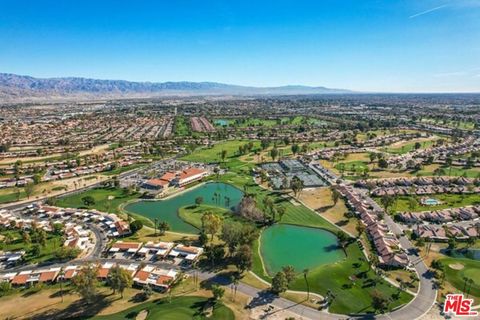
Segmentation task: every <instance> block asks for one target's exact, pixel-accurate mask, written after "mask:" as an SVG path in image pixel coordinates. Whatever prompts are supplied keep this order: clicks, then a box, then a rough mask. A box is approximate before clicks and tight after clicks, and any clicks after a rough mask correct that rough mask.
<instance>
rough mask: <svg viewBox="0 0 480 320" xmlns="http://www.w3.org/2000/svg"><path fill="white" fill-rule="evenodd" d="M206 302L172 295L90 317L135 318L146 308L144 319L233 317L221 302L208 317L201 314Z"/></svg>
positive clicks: (101, 319)
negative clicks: (119, 310) (115, 311)
mask: <svg viewBox="0 0 480 320" xmlns="http://www.w3.org/2000/svg"><path fill="white" fill-rule="evenodd" d="M207 304H208V299H206V298H202V297H191V296H185V297H174V298H172V300H171V301H170V302H169V301H168V299H167V298H164V299H159V300H155V301H151V302H146V303H142V304H139V305H137V306H135V307H132V308H129V309H126V310H124V311H122V312H118V313H115V314H111V315H106V316H97V317H94V318H91V319H96V320H120V319H135V318H136V317H137V315H138V314H139V313H140V312H142V311H144V310H146V311H147V312H148V314H147V316H146V318H144V319H145V320H157V319H162V320H191V319H212V320H230V319H232V320H233V319H235V316H234V314H233V311H232V310H230V309H229V308H228V307H226V306H224V305H223V304H221V303H217V305H216V306H215V308H214V309H213V313H212V315H211V316H210V317H208V318H206V317H205V316H203V315H202V311H203V308H204V306H206V305H207Z"/></svg>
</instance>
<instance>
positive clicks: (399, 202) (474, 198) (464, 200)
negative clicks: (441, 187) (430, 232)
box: [375, 193, 480, 212]
mask: <svg viewBox="0 0 480 320" xmlns="http://www.w3.org/2000/svg"><path fill="white" fill-rule="evenodd" d="M426 197H428V198H434V199H437V200H440V201H441V202H442V204H439V205H436V206H424V205H422V204H421V203H420V199H421V197H418V196H398V197H395V199H396V201H395V203H394V205H393V206H392V212H404V211H431V210H440V209H446V208H458V207H464V206H468V205H475V204H480V194H466V195H460V194H447V193H446V194H435V195H431V196H426ZM380 199H381V198H379V197H376V198H375V201H377V203H379V204H380V205H382V204H381V201H380ZM410 199H414V201H415V206H414V207H413V208H410Z"/></svg>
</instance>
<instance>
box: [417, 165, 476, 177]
mask: <svg viewBox="0 0 480 320" xmlns="http://www.w3.org/2000/svg"><path fill="white" fill-rule="evenodd" d="M437 168H441V169H443V172H442V174H441V175H443V176H453V177H467V178H478V177H480V169H479V168H472V169H464V168H461V167H440V166H439V165H430V166H425V167H424V169H423V170H420V171H419V172H418V173H417V175H419V176H434V175H435V172H434V171H435V169H437Z"/></svg>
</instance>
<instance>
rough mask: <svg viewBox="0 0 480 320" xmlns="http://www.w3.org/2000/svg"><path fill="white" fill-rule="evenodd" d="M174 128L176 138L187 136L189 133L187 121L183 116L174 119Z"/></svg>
mask: <svg viewBox="0 0 480 320" xmlns="http://www.w3.org/2000/svg"><path fill="white" fill-rule="evenodd" d="M174 128H175V135H176V136H188V135H189V134H190V133H191V131H190V124H189V119H188V118H186V117H184V116H177V117H175V124H174Z"/></svg>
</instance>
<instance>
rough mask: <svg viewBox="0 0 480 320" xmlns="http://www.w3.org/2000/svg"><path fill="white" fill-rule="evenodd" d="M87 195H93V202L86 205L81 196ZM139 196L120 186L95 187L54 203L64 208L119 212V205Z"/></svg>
mask: <svg viewBox="0 0 480 320" xmlns="http://www.w3.org/2000/svg"><path fill="white" fill-rule="evenodd" d="M87 196H91V197H93V199H94V200H95V204H93V205H90V206H86V205H85V204H84V203H83V200H82V198H84V197H87ZM139 196H140V195H139V194H137V193H136V194H128V193H127V192H126V191H125V190H123V189H120V188H95V189H90V190H87V191H85V192H81V193H77V194H72V195H69V196H66V197H63V198H59V199H58V200H57V202H56V204H55V205H57V206H59V207H65V208H88V209H97V210H99V211H102V212H111V213H119V212H120V211H119V208H118V207H119V205H121V204H123V203H125V202H127V201H130V200H133V199H137V198H138V197H139Z"/></svg>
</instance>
